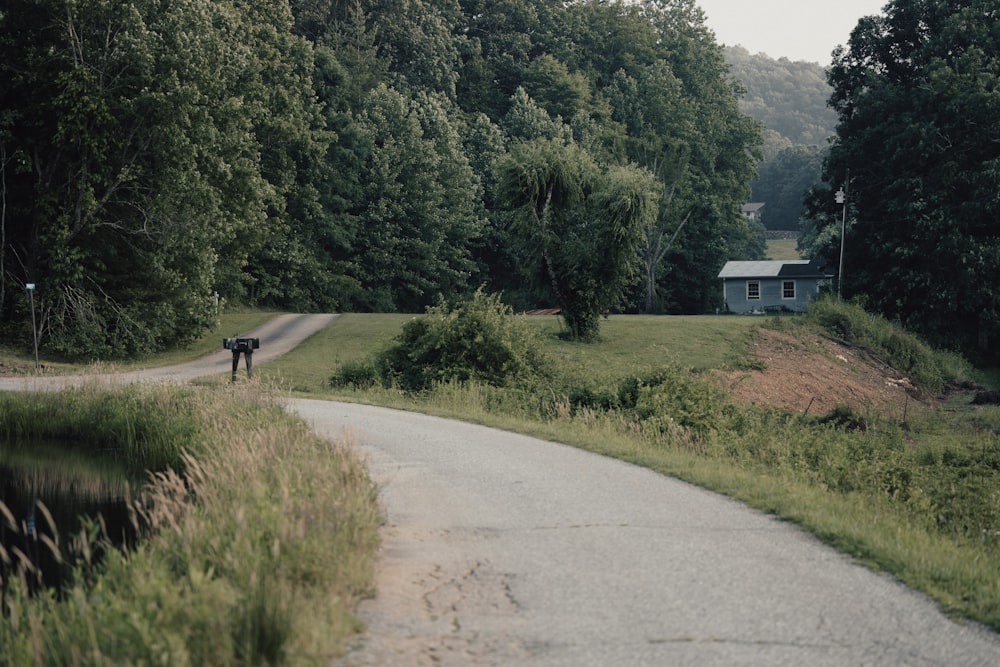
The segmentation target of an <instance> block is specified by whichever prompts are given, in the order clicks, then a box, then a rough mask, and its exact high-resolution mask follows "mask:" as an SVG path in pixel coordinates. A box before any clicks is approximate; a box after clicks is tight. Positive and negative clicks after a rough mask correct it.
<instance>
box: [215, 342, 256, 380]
mask: <svg viewBox="0 0 1000 667" xmlns="http://www.w3.org/2000/svg"><path fill="white" fill-rule="evenodd" d="M222 347H223V348H224V349H226V350H232V352H233V379H232V381H233V382H236V371H237V369H238V368H239V366H240V353H241V352H242V353H243V354H244V355H246V362H247V377H248V378H252V377H253V351H254V350H257V349H260V338H223V339H222Z"/></svg>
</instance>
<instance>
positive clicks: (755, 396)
mask: <svg viewBox="0 0 1000 667" xmlns="http://www.w3.org/2000/svg"><path fill="white" fill-rule="evenodd" d="M752 353H753V355H754V356H755V357H756V359H757V360H758V361H759V362H760V364H761V366H762V367H763V370H748V371H733V372H730V373H727V374H725V375H724V376H723V383H724V386H725V387H726V388H727V390H728V391H730V392H731V393H732V395H733V397H734V399H736V400H737V401H739V402H742V403H751V404H754V405H761V406H771V407H777V408H781V409H783V410H788V411H789V412H799V413H805V412H808V413H809V414H825V413H828V412H830V411H831V410H833V409H834V408H835V407H837V406H838V405H848V406H850V407H852V408H854V409H855V410H858V411H866V410H875V411H877V412H880V413H882V414H887V415H899V416H902V413H903V410H904V408H905V406H906V404H907V402H913V401H915V400H919V399H918V395H919V394H918V392H917V390H916V388H915V387H914V386H913V384H912V383H911V382H910V380H909V379H908V378H907V377H906V376H904V375H902V374H900V373H898V372H897V371H895V370H893V369H892V368H890V367H889V366H887V365H886V364H884V363H883V362H881V361H879V360H878V359H876V358H874V357H873V356H872V355H871V354H869V353H868V352H867V351H865V350H863V349H860V348H855V347H850V346H848V345H845V344H843V343H841V342H838V341H834V340H831V339H829V338H826V337H823V336H820V335H818V334H813V333H807V332H796V333H795V335H791V334H788V333H785V332H781V331H775V330H772V329H761V330H760V331H759V333H758V335H757V336H756V337H755V339H754V342H753V344H752Z"/></svg>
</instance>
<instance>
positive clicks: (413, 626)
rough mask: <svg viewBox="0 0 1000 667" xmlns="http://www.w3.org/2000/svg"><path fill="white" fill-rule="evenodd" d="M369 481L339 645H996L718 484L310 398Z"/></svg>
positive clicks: (680, 661) (371, 652)
mask: <svg viewBox="0 0 1000 667" xmlns="http://www.w3.org/2000/svg"><path fill="white" fill-rule="evenodd" d="M291 408H292V409H294V410H295V411H296V412H298V413H299V414H300V415H302V417H304V418H305V419H306V420H307V421H309V422H311V423H312V425H313V426H314V428H316V429H317V430H318V431H320V432H321V433H323V434H325V435H328V436H331V437H342V436H344V434H345V433H346V434H347V436H348V437H349V438H350V439H351V440H353V441H354V442H355V444H356V446H358V447H360V449H361V451H362V452H363V453H364V455H365V456H366V457H367V461H368V466H369V469H370V471H371V473H372V475H373V477H374V478H375V480H376V481H377V482H378V483H379V484H380V485H381V487H382V489H381V499H382V503H383V506H384V508H385V512H386V519H387V525H386V527H385V529H384V531H383V540H384V542H383V549H382V558H381V562H380V568H379V574H378V582H377V584H378V590H379V593H378V596H377V597H376V598H375V599H374V600H372V601H370V602H366V603H364V604H363V605H362V608H361V615H362V619H363V620H364V621H365V623H366V624H367V626H368V631H367V635H366V637H364V638H363V639H362V640H361V641H360V642H359V644H358V646H357V647H356V648H355V650H354V651H353V652H352V653H351V654H350V655H349V656H348V657H347V658H346V659H345V660H343V661H341V662H340V663H339V664H342V665H366V666H369V665H377V666H386V667H388V666H390V665H391V666H394V667H403V666H411V665H455V666H459V665H475V666H478V665H525V666H545V667H556V666H564V665H565V666H566V667H571V666H572V667H581V666H587V665H592V666H595V667H597V666H617V665H627V666H630V667H636V666H640V665H656V666H662V665H691V666H699V667H703V666H710V665H761V666H764V665H767V666H777V665H788V666H795V667H799V666H803V665H808V666H822V665H830V666H843V665H914V666H917V665H919V666H927V665H941V666H943V667H944V666H947V667H954V666H958V665H962V666H969V665H983V666H987V665H988V666H996V665H1000V638H998V636H997V635H996V634H994V633H992V632H989V631H987V630H985V629H982V628H981V627H979V626H976V625H973V624H959V623H955V622H953V621H950V620H949V619H947V618H946V617H945V616H943V615H942V614H941V613H940V612H939V611H938V609H937V607H936V606H935V605H934V604H933V603H932V602H931V601H929V600H928V599H927V598H925V597H923V596H922V595H919V594H917V593H914V592H912V591H911V590H909V589H907V588H905V587H904V586H902V585H901V584H899V583H897V582H896V581H894V580H893V579H891V578H889V577H887V576H884V575H881V574H877V573H875V572H872V571H871V570H869V569H866V568H864V567H862V566H860V565H857V564H856V563H853V562H852V561H851V560H850V559H849V558H847V557H846V556H843V555H841V554H839V553H837V552H835V551H834V550H832V549H830V548H828V547H826V546H824V545H822V544H820V543H819V542H818V541H817V540H816V539H815V538H813V537H812V536H810V535H807V534H806V533H804V532H802V531H801V530H799V529H797V528H795V527H794V526H791V525H789V524H787V523H783V522H781V521H778V520H776V519H774V518H773V517H771V516H768V515H765V514H763V513H761V512H757V511H754V510H751V509H749V508H747V507H746V506H745V505H742V504H740V503H737V502H735V501H733V500H730V499H728V498H725V497H722V496H719V495H717V494H714V493H710V492H708V491H705V490H703V489H700V488H697V487H694V486H691V485H688V484H685V483H683V482H679V481H677V480H675V479H671V478H668V477H664V476H662V475H659V474H656V473H653V472H651V471H649V470H646V469H643V468H639V467H636V466H633V465H629V464H626V463H622V462H620V461H616V460H612V459H608V458H604V457H601V456H597V455H594V454H590V453H588V452H584V451H581V450H579V449H575V448H572V447H568V446H564V445H559V444H555V443H552V442H546V441H542V440H537V439H534V438H529V437H525V436H521V435H516V434H512V433H508V432H504V431H499V430H495V429H490V428H485V427H481V426H475V425H470V424H464V423H458V422H454V421H449V420H445V419H439V418H435V417H429V416H426V415H421V414H413V413H406V412H400V411H395V410H388V409H384V408H375V407H369V406H362V405H351V404H339V403H331V402H325V401H315V400H295V401H292V402H291Z"/></svg>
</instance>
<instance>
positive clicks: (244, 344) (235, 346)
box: [222, 338, 260, 352]
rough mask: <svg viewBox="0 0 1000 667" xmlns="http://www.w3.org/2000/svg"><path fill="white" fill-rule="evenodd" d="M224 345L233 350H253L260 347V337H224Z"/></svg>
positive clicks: (225, 347)
mask: <svg viewBox="0 0 1000 667" xmlns="http://www.w3.org/2000/svg"><path fill="white" fill-rule="evenodd" d="M222 347H223V348H224V349H226V350H232V351H233V352H253V351H254V350H259V349H260V338H223V339H222Z"/></svg>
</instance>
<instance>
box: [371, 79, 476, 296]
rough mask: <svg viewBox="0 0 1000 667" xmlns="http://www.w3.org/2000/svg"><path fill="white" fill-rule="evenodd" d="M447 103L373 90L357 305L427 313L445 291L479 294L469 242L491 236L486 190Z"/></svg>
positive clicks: (429, 97) (385, 89)
mask: <svg viewBox="0 0 1000 667" xmlns="http://www.w3.org/2000/svg"><path fill="white" fill-rule="evenodd" d="M449 108H450V105H449V104H448V102H447V101H446V100H445V99H444V98H443V97H441V96H434V95H421V96H418V97H416V98H414V99H408V98H406V97H405V96H403V95H402V94H401V93H399V92H398V91H396V90H394V89H391V88H389V87H387V86H385V85H380V86H378V87H376V88H375V90H373V91H372V92H371V93H370V95H369V99H368V101H367V102H366V104H365V111H364V112H363V113H362V114H361V116H360V118H359V121H360V127H361V131H362V132H363V135H364V140H365V142H366V145H367V157H366V159H365V160H364V162H363V163H362V165H361V179H360V181H361V183H362V194H361V198H360V199H359V200H358V201H355V202H354V206H355V209H354V213H355V215H356V216H357V219H358V225H359V233H358V237H357V241H356V244H355V253H356V261H355V264H356V270H357V274H356V277H357V279H358V281H359V283H360V284H361V285H362V287H363V288H364V289H365V290H366V295H365V296H363V297H362V301H361V302H360V303H358V304H356V305H358V306H359V307H362V308H367V309H372V310H381V311H393V310H402V311H410V312H414V311H419V310H421V309H423V308H424V307H425V306H427V305H430V304H432V303H433V302H434V301H435V299H436V297H437V295H438V294H443V295H444V296H445V297H449V298H450V297H453V296H455V295H460V294H463V293H466V292H470V291H471V288H472V286H471V285H470V280H471V277H472V272H473V270H474V268H475V266H474V264H473V262H472V258H471V254H470V244H471V241H472V239H474V238H475V237H477V236H478V235H479V234H480V233H481V230H482V226H483V219H482V211H481V208H480V206H481V205H480V203H479V202H481V199H482V194H481V186H480V183H479V181H478V179H477V178H476V176H475V174H474V172H473V170H472V168H471V166H470V164H469V161H468V159H467V158H466V157H465V154H464V153H463V152H462V144H461V137H460V135H459V133H458V131H457V129H456V127H455V124H454V123H453V122H452V121H451V119H450V118H449V116H448V109H449Z"/></svg>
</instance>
